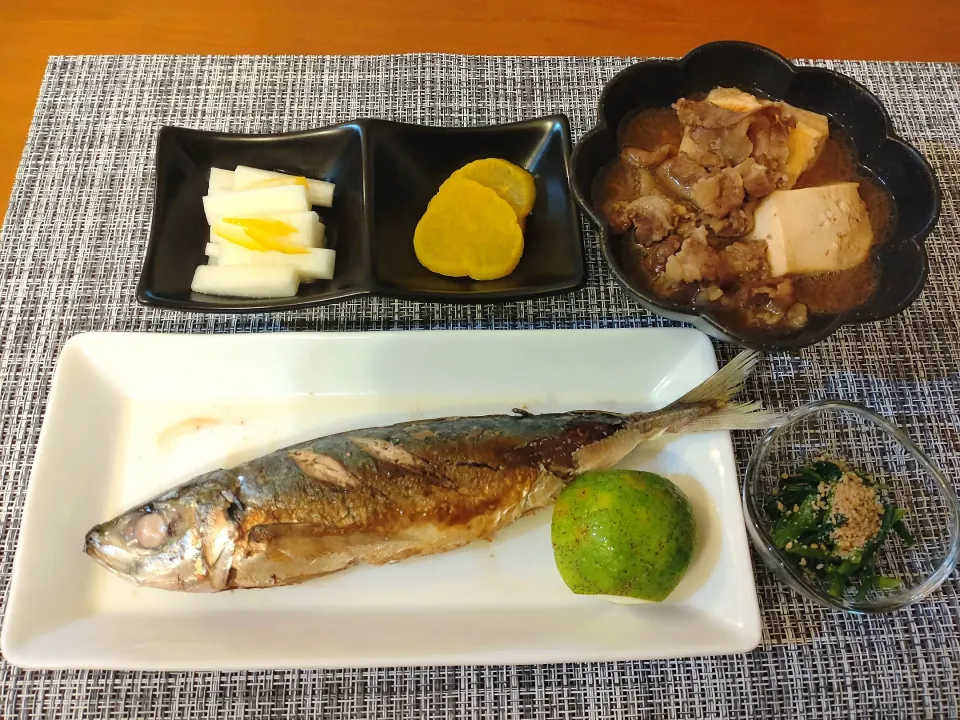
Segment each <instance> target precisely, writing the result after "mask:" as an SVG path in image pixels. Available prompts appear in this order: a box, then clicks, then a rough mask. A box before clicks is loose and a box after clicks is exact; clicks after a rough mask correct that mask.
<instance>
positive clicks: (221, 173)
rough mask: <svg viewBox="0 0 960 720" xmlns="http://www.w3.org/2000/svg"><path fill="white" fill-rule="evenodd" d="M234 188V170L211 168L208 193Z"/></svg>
mask: <svg viewBox="0 0 960 720" xmlns="http://www.w3.org/2000/svg"><path fill="white" fill-rule="evenodd" d="M230 190H233V170H223V169H221V168H210V184H209V186H208V187H207V194H208V195H213V194H214V193H217V192H223V191H230Z"/></svg>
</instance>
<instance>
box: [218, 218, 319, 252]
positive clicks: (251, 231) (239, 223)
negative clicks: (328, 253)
mask: <svg viewBox="0 0 960 720" xmlns="http://www.w3.org/2000/svg"><path fill="white" fill-rule="evenodd" d="M223 224H226V225H228V226H232V227H236V228H239V229H240V230H241V231H242V232H243V233H244V234H245V235H246V237H247V238H248V239H249V240H252V241H253V242H254V243H255V244H256V247H250V245H245V244H244V243H242V242H239V243H237V244H238V245H242V246H243V247H245V248H248V249H250V250H273V251H275V252H280V253H285V254H287V255H303V254H307V253H309V252H310V251H309V250H308V249H307V248H305V247H303V246H301V245H297V244H296V243H292V242H287V241H286V240H284V239H283V238H285V237H287V236H288V235H292V234H293V233H295V232H296V231H297V229H296V228H295V227H294V226H293V225H290V224H289V223H285V222H283V221H282V220H274V219H271V218H224V219H223ZM218 234H221V233H218ZM221 235H222V234H221ZM227 239H228V240H231V241H232V242H236V241H235V240H233V238H232V237H228V238H227Z"/></svg>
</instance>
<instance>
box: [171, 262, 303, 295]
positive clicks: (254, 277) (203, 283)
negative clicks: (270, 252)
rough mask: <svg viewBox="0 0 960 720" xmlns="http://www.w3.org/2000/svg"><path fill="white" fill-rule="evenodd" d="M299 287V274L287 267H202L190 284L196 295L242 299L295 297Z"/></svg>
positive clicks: (219, 265) (198, 269)
mask: <svg viewBox="0 0 960 720" xmlns="http://www.w3.org/2000/svg"><path fill="white" fill-rule="evenodd" d="M218 260H219V259H218ZM299 287H300V276H299V275H298V274H297V271H296V270H295V269H294V268H292V267H290V266H285V265H222V264H218V265H200V266H199V267H198V268H197V270H196V272H195V273H194V274H193V282H192V283H191V284H190V289H191V290H193V291H194V292H196V293H202V294H204V295H222V296H224V297H241V298H282V297H293V296H294V295H296V294H297V290H298V289H299Z"/></svg>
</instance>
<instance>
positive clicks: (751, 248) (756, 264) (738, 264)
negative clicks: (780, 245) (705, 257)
mask: <svg viewBox="0 0 960 720" xmlns="http://www.w3.org/2000/svg"><path fill="white" fill-rule="evenodd" d="M720 256H721V257H722V258H723V262H724V265H726V268H727V272H728V273H729V274H730V275H734V276H743V277H745V276H757V277H763V276H765V275H766V272H767V245H766V243H764V242H759V241H757V240H743V241H740V242H733V243H730V244H729V245H727V246H726V247H725V248H723V250H721V251H720Z"/></svg>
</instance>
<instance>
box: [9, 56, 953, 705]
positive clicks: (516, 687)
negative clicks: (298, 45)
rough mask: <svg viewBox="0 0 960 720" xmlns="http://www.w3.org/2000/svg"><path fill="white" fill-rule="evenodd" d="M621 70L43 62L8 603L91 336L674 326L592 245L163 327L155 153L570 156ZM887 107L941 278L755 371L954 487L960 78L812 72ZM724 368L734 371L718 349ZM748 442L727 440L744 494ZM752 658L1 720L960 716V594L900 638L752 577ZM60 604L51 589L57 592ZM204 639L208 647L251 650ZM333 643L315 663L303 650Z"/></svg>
mask: <svg viewBox="0 0 960 720" xmlns="http://www.w3.org/2000/svg"><path fill="white" fill-rule="evenodd" d="M629 62H630V60H628V59H624V58H518V57H511V58H491V57H464V56H449V55H413V56H383V57H182V56H181V57H173V56H149V57H148V56H130V57H57V58H52V59H51V60H50V64H49V66H48V68H47V72H46V76H45V78H44V82H43V86H42V89H41V92H40V97H39V100H38V103H37V108H36V114H35V116H34V120H33V124H32V126H31V129H30V134H29V138H28V141H27V145H26V149H25V150H24V154H23V159H22V162H21V165H20V169H19V172H18V174H17V179H16V184H15V186H14V189H13V194H12V198H11V204H10V208H9V210H8V213H7V216H6V222H5V224H4V226H3V231H2V235H0V239H2V242H0V302H2V305H0V345H2V349H0V376H2V385H0V410H2V415H0V469H2V474H3V484H2V486H0V519H2V522H0V551H2V558H3V559H2V564H0V597H2V598H3V602H4V603H5V599H6V589H7V586H8V583H9V573H10V567H11V562H12V558H13V552H14V547H15V545H16V542H17V535H18V530H19V524H20V515H21V510H22V507H23V498H24V491H25V488H26V483H27V478H28V476H29V472H30V466H31V462H32V460H33V455H34V449H35V447H36V443H37V437H38V434H39V431H40V424H41V420H42V418H43V413H44V403H45V400H46V397H47V393H48V390H49V384H50V379H51V373H52V370H53V366H54V362H55V360H56V357H57V355H58V353H59V351H60V348H61V347H62V345H63V343H64V342H65V341H66V340H67V339H68V338H69V337H70V336H71V335H73V334H75V333H77V332H80V331H85V330H114V331H116V330H128V331H129V330H135V331H167V332H247V331H283V330H370V329H383V330H402V329H409V328H432V329H446V328H541V327H621V326H628V327H640V326H647V325H662V324H669V323H666V322H664V321H661V320H659V319H658V318H654V317H652V316H650V315H649V314H647V313H646V312H645V311H643V310H642V309H640V308H639V307H638V306H637V305H636V304H634V303H632V302H630V301H628V300H626V299H625V297H624V296H623V294H622V293H621V292H620V290H619V288H618V287H617V286H616V285H615V284H614V281H613V279H612V278H611V276H610V274H609V273H608V272H607V271H606V269H605V268H604V267H603V265H602V264H601V262H600V259H599V254H598V251H597V248H596V237H595V235H594V234H593V233H592V232H591V231H590V230H589V228H587V226H586V225H584V230H585V233H586V235H585V237H586V241H587V245H588V265H589V272H590V281H589V285H588V287H587V288H586V289H584V290H582V291H581V292H579V293H576V294H573V295H565V296H560V297H558V298H553V299H544V300H538V301H534V302H527V303H518V304H512V305H505V306H500V307H492V306H475V307H473V306H471V307H442V306H439V305H428V304H414V303H407V302H399V301H393V300H379V299H365V300H358V301H353V302H346V303H343V304H341V305H338V306H331V307H327V308H322V309H315V310H310V311H304V312H300V313H287V314H276V315H263V316H210V317H202V316H191V315H187V314H183V313H176V312H157V311H153V310H148V309H145V308H142V307H140V306H138V305H137V304H136V303H135V301H134V298H133V293H134V286H135V284H136V281H137V277H138V272H139V266H140V262H141V259H142V256H143V251H144V247H145V244H146V236H147V231H148V227H149V221H150V213H151V202H152V195H153V190H152V188H153V176H154V169H153V155H154V140H155V136H156V131H157V129H158V128H159V127H160V126H161V125H164V124H175V125H184V126H192V127H198V128H205V129H216V130H230V131H241V132H275V131H284V130H296V129H304V128H311V127H317V126H320V125H325V124H329V123H334V122H339V121H344V120H349V119H352V118H355V117H362V116H366V117H381V118H389V119H395V120H403V121H407V122H418V123H425V124H436V125H477V124H487V123H497V122H507V121H512V120H518V119H522V118H529V117H535V116H538V115H544V114H548V113H554V112H563V113H566V114H567V115H568V116H569V117H570V121H571V125H572V128H573V132H574V139H576V138H577V137H579V135H580V134H581V133H582V132H583V131H584V130H585V129H586V128H587V127H589V126H590V125H592V124H593V122H594V119H595V112H596V101H597V98H598V96H599V92H600V89H601V87H602V86H603V84H604V83H605V82H606V81H607V80H608V79H609V78H610V77H611V76H612V75H613V74H614V73H615V72H616V71H618V70H619V69H621V68H622V67H624V66H625V65H626V64H628V63H629ZM818 64H822V65H826V66H828V67H832V68H835V69H837V70H840V71H841V72H844V73H847V74H849V75H851V76H853V77H854V78H856V79H857V80H859V81H861V82H863V83H864V84H866V85H867V87H869V88H870V89H872V90H873V91H874V92H876V93H877V94H878V95H879V96H880V97H881V99H882V100H883V101H884V102H885V103H886V104H887V107H888V108H889V109H890V111H891V112H892V115H893V118H894V123H895V126H896V128H897V129H898V130H899V131H900V132H901V133H902V135H903V136H904V137H906V138H907V139H908V140H909V141H910V142H913V143H915V144H916V145H917V146H918V147H919V148H920V150H921V151H922V152H923V153H924V154H925V155H926V156H927V158H928V159H929V160H930V162H931V163H932V164H933V166H934V168H935V170H936V172H937V174H938V175H939V177H940V179H941V182H942V184H943V190H944V202H943V215H942V218H941V221H940V224H939V226H938V228H937V229H936V231H935V232H934V233H933V235H932V236H931V238H930V240H929V242H928V248H929V253H930V260H931V266H932V273H931V277H930V282H929V285H928V288H927V290H926V292H925V293H924V295H923V297H922V298H921V300H920V301H919V302H917V303H916V304H915V305H914V306H913V307H911V308H910V309H909V310H908V311H907V312H905V313H903V314H902V315H900V316H899V317H897V318H893V319H890V320H887V321H884V322H881V323H876V324H872V325H867V326H864V327H859V328H847V329H845V330H843V331H842V332H840V333H838V334H837V335H836V336H835V337H834V338H832V339H830V340H829V341H827V342H825V343H823V344H821V345H819V346H817V347H816V348H813V349H810V350H806V351H804V352H802V353H799V354H797V355H796V356H786V355H775V356H769V357H767V358H766V359H765V360H764V361H763V363H762V366H761V367H762V372H760V373H759V374H758V376H757V378H756V379H755V380H754V381H753V383H754V384H753V387H752V388H751V392H752V393H753V394H754V395H758V396H759V397H761V398H762V399H763V400H764V401H765V402H767V403H768V404H770V405H773V406H775V407H782V408H790V407H794V406H796V405H797V404H799V403H803V402H808V401H811V400H816V399H820V398H822V397H824V396H826V395H839V396H843V397H845V398H847V399H850V400H855V401H859V402H864V403H866V404H868V405H870V406H872V407H873V408H875V409H877V410H879V411H880V412H882V413H884V414H887V415H889V416H892V417H893V418H894V419H895V420H896V421H897V422H899V423H900V424H901V425H902V426H904V427H905V428H906V429H907V430H908V431H909V432H910V433H911V434H912V435H913V436H914V437H915V438H916V439H918V440H919V441H920V443H921V445H923V446H924V447H925V448H926V449H927V450H928V451H929V452H930V453H931V455H932V456H933V458H934V460H935V461H936V462H938V463H939V464H940V466H941V467H942V468H943V470H944V471H945V472H946V473H947V474H948V475H949V476H950V477H952V478H957V477H960V420H958V417H960V413H958V397H960V393H958V390H960V380H958V377H960V375H958V374H960V369H958V365H960V298H958V293H957V288H958V286H960V252H958V245H960V141H958V138H960V67H958V66H955V65H930V64H912V63H896V64H894V63H868V62H829V63H818ZM718 348H719V350H720V353H721V355H722V356H723V357H724V358H729V357H730V356H731V355H732V354H733V348H731V347H728V346H724V345H718ZM755 439H756V438H755V436H753V435H746V434H738V435H737V437H736V444H737V454H738V460H739V462H740V463H741V469H742V468H743V464H744V463H745V460H746V457H747V453H748V451H749V448H750V447H751V445H752V443H753V442H754V441H755ZM757 582H758V590H759V594H760V605H761V610H762V613H763V623H764V636H763V644H762V646H761V647H760V648H759V649H757V650H756V651H754V652H751V653H749V654H747V655H743V656H734V657H722V658H703V659H691V660H663V661H655V662H636V663H615V664H568V665H555V666H542V667H539V666H538V667H509V668H475V667H464V668H426V669H387V670H370V671H366V670H356V671H321V672H312V671H311V672H306V671H301V672H255V673H231V674H227V673H190V674H173V673H124V672H121V673H114V672H22V671H19V670H17V669H15V668H13V667H10V666H9V665H8V664H6V663H2V664H0V708H2V711H0V712H2V715H3V717H10V718H14V717H16V718H27V717H49V718H54V717H56V718H60V717H62V718H82V717H97V718H140V719H145V718H185V719H191V720H192V719H199V718H223V717H231V718H232V717H243V716H250V717H257V718H281V717H307V716H323V717H337V718H340V717H343V718H346V717H403V718H407V717H418V718H453V717H468V718H481V717H484V718H486V717H492V718H501V717H502V718H544V719H546V718H569V719H571V720H572V719H573V718H596V719H598V720H607V719H608V718H624V717H637V716H642V717H647V716H663V717H671V718H672V717H687V716H693V717H698V718H707V717H710V718H712V717H722V718H748V717H751V718H752V717H822V718H848V717H877V718H881V717H882V718H898V717H903V718H906V717H910V718H916V717H923V718H948V717H950V718H956V717H958V714H960V598H958V594H960V581H958V580H957V575H956V573H955V574H954V576H953V577H952V578H951V579H950V580H948V581H947V583H946V584H945V585H944V586H943V588H942V590H940V592H939V593H937V594H936V595H935V596H934V597H933V598H931V599H930V600H929V601H927V602H925V603H923V604H921V605H918V606H914V607H911V608H908V609H906V610H904V611H901V612H899V613H896V614H893V615H889V616H884V617H873V618H858V617H851V616H847V615H842V614H839V613H830V612H824V611H821V610H819V609H816V608H815V607H813V606H812V605H811V604H809V603H807V602H804V601H801V600H800V599H799V598H798V597H797V596H796V595H794V594H792V593H791V592H789V591H787V590H785V589H784V588H783V587H782V586H780V585H779V584H777V583H776V582H775V580H774V579H773V577H772V575H771V574H770V573H769V572H767V571H766V570H765V569H764V568H762V567H757ZM68 590H69V588H65V591H68ZM242 631H243V629H242V628H211V632H217V633H222V632H242ZM317 641H318V642H322V638H317Z"/></svg>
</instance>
